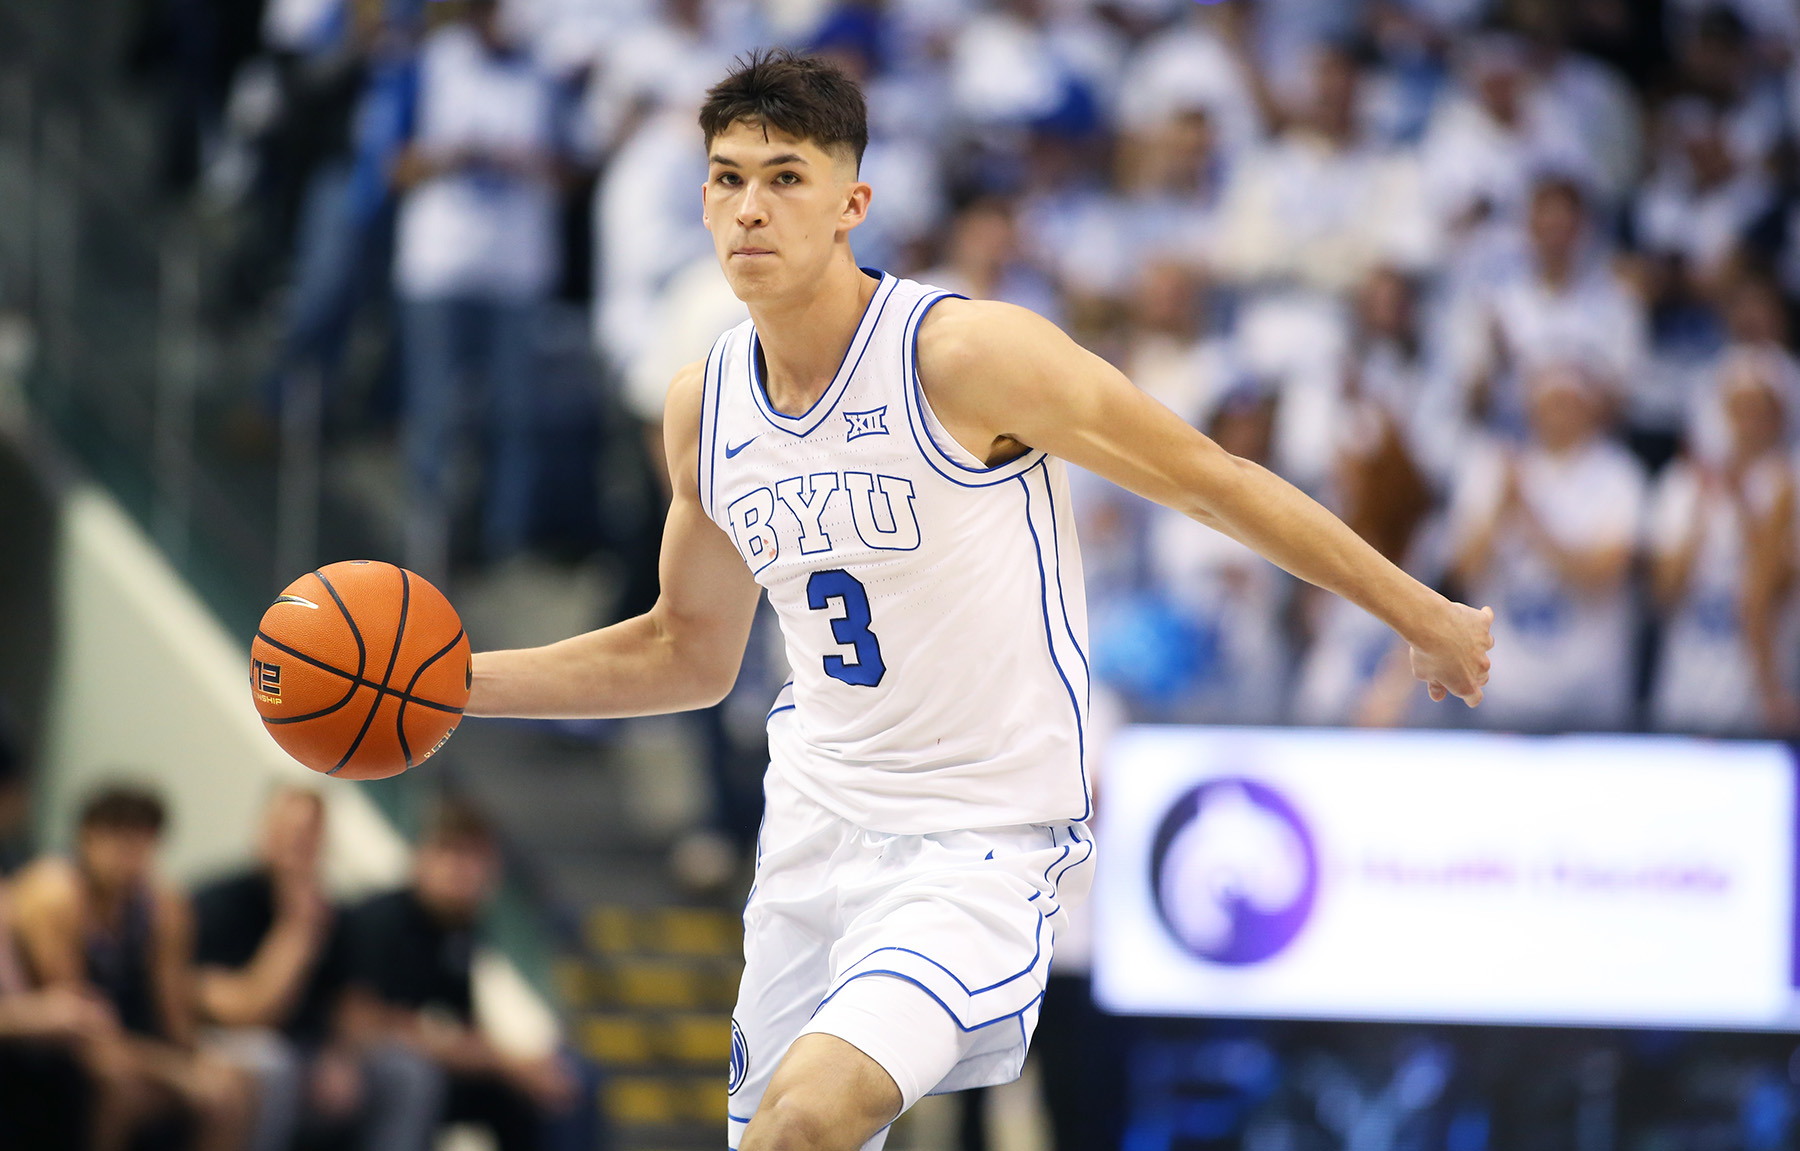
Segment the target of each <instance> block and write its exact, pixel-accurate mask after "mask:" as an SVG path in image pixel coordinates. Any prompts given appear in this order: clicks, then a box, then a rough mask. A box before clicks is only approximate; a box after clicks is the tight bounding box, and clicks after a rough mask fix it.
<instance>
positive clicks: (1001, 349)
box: [917, 298, 1068, 381]
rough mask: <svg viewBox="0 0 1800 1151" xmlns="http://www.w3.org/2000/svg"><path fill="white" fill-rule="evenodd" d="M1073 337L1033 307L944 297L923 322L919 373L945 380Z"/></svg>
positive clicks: (985, 369)
mask: <svg viewBox="0 0 1800 1151" xmlns="http://www.w3.org/2000/svg"><path fill="white" fill-rule="evenodd" d="M1067 340H1068V337H1067V336H1066V335H1064V334H1063V331H1062V329H1061V328H1058V327H1057V326H1056V325H1055V324H1053V323H1051V322H1050V321H1049V320H1046V319H1045V318H1044V317H1042V316H1040V315H1038V314H1037V313H1036V312H1033V311H1031V310H1030V309H1028V308H1021V307H1019V306H1018V305H1016V304H1005V303H1001V302H999V301H997V300H964V299H956V298H949V299H944V300H940V301H939V302H938V303H936V304H935V305H933V306H932V308H931V310H930V311H929V312H927V313H925V318H924V319H923V320H921V321H920V323H919V350H918V361H917V362H918V370H919V375H920V378H921V379H924V380H931V381H939V380H953V379H955V378H957V377H959V376H961V375H962V374H964V373H966V372H970V371H981V372H988V371H991V370H992V369H994V368H995V367H997V366H1003V365H1005V364H1008V363H1015V362H1017V361H1018V360H1019V359H1021V358H1022V357H1025V356H1030V355H1035V354H1036V353H1038V352H1040V351H1042V350H1046V349H1047V348H1051V347H1054V346H1055V345H1056V344H1057V343H1061V342H1065V341H1067Z"/></svg>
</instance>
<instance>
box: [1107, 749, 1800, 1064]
mask: <svg viewBox="0 0 1800 1151" xmlns="http://www.w3.org/2000/svg"><path fill="white" fill-rule="evenodd" d="M1098 816H1099V826H1098V829H1097V833H1096V835H1097V840H1098V843H1099V847H1100V863H1099V871H1098V875H1097V877H1096V882H1095V887H1094V893H1093V914H1094V920H1095V922H1094V926H1095V938H1096V952H1095V988H1096V993H1097V995H1098V996H1099V998H1100V1000H1101V1002H1102V1003H1103V1005H1105V1006H1106V1007H1107V1008H1108V1009H1110V1010H1114V1011H1120V1012H1128V1013H1142V1014H1158V1015H1162V1014H1198V1015H1248V1016H1274V1017H1290V1018H1315V1019H1377V1020H1432V1021H1441V1022H1467V1023H1494V1022H1514V1023H1539V1024H1576V1025H1584V1024H1592V1025H1641V1026H1675V1027H1724V1028H1778V1027H1791V1026H1794V1025H1796V1023H1800V1000H1797V997H1796V984H1797V983H1800V978H1797V973H1796V970H1795V968H1796V955H1795V945H1794V939H1795V928H1796V905H1795V868H1796V851H1795V819H1796V814H1795V764H1794V759H1793V756H1792V755H1791V753H1790V752H1789V751H1788V749H1787V748H1786V747H1784V746H1783V745H1780V744H1773V743H1734V742H1711V741H1704V740H1690V739H1675V738H1657V737H1635V736H1633V737H1627V736H1607V737H1595V736H1578V737H1577V736H1570V737H1524V736H1504V735H1493V734H1487V733H1474V732H1368V731H1337V730H1305V729H1301V730H1294V729H1281V730H1276V729H1256V728H1173V727H1136V728H1127V729H1126V730H1125V731H1123V732H1122V733H1121V734H1120V735H1119V737H1118V738H1117V740H1116V741H1115V742H1114V743H1113V744H1112V745H1111V747H1110V749H1109V752H1108V755H1107V759H1106V775H1105V784H1104V787H1103V789H1102V792H1101V799H1100V809H1099V812H1098Z"/></svg>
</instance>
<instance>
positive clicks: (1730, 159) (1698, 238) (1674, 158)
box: [1635, 96, 1775, 296]
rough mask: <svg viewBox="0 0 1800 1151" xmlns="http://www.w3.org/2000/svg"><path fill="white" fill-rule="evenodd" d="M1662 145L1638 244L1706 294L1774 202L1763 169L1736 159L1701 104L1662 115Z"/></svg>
mask: <svg viewBox="0 0 1800 1151" xmlns="http://www.w3.org/2000/svg"><path fill="white" fill-rule="evenodd" d="M1662 121H1663V131H1664V135H1665V137H1666V138H1665V141H1664V145H1663V149H1662V152H1661V155H1660V156H1659V158H1658V163H1657V166H1656V169H1655V171H1654V172H1653V173H1652V174H1651V177H1650V180H1649V182H1648V183H1647V184H1646V185H1645V186H1644V188H1643V189H1642V190H1641V191H1640V192H1639V193H1638V199H1637V206H1636V212H1635V223H1636V226H1637V237H1638V245H1639V247H1641V248H1642V249H1643V250H1644V251H1645V252H1648V253H1650V254H1652V255H1656V256H1662V257H1665V258H1668V259H1670V260H1672V261H1674V262H1675V263H1676V265H1677V267H1676V269H1675V271H1676V274H1677V275H1682V276H1685V277H1688V278H1689V279H1690V281H1691V283H1690V285H1689V293H1690V294H1691V295H1695V296H1705V295H1710V294H1711V293H1712V292H1713V291H1714V290H1716V289H1717V287H1718V286H1719V277H1720V276H1721V275H1722V274H1723V273H1724V272H1725V271H1727V270H1728V265H1729V261H1730V260H1731V258H1732V257H1733V256H1735V255H1736V254H1737V249H1738V244H1739V243H1740V241H1741V240H1742V239H1743V237H1744V233H1745V232H1746V231H1748V230H1749V228H1750V226H1751V225H1752V224H1754V223H1755V222H1756V221H1757V219H1758V218H1759V217H1761V216H1762V215H1763V214H1764V213H1765V212H1767V211H1768V210H1769V208H1770V207H1771V206H1772V204H1773V202H1774V198H1775V189H1774V184H1773V181H1772V180H1770V178H1769V175H1768V172H1767V171H1766V170H1765V169H1764V167H1763V165H1762V164H1761V163H1760V162H1751V163H1744V162H1742V161H1740V160H1739V158H1738V157H1737V155H1736V154H1735V153H1734V151H1733V150H1732V147H1731V143H1730V141H1729V140H1728V139H1726V136H1725V127H1726V125H1725V122H1724V119H1723V117H1722V116H1721V115H1720V113H1719V111H1718V109H1716V108H1714V107H1712V106H1711V105H1709V104H1708V103H1706V102H1705V101H1704V100H1701V99H1699V98H1698V97H1691V96H1690V97H1685V98H1682V99H1679V100H1675V101H1673V102H1671V103H1670V104H1669V106H1668V107H1667V108H1665V109H1664V110H1663V114H1662Z"/></svg>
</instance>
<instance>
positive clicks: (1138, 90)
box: [1118, 0, 1270, 157]
mask: <svg viewBox="0 0 1800 1151" xmlns="http://www.w3.org/2000/svg"><path fill="white" fill-rule="evenodd" d="M1182 10H1183V15H1182V17H1181V19H1180V20H1179V22H1177V23H1176V24H1174V25H1173V26H1171V27H1170V28H1168V29H1166V30H1164V31H1162V32H1159V33H1157V34H1156V35H1154V36H1152V37H1150V38H1149V39H1147V40H1145V41H1144V43H1143V44H1142V45H1141V46H1140V47H1139V48H1138V49H1137V50H1136V51H1135V52H1134V53H1133V54H1132V55H1131V56H1130V57H1129V59H1128V60H1127V61H1126V63H1125V67H1124V69H1123V73H1124V75H1123V78H1122V80H1121V82H1120V87H1119V103H1118V126H1119V127H1120V128H1121V129H1122V130H1124V131H1126V132H1149V131H1153V130H1154V129H1155V127H1156V125H1158V124H1161V123H1164V122H1166V121H1167V120H1168V118H1169V117H1170V116H1172V115H1174V114H1175V113H1176V112H1178V111H1179V110H1181V109H1183V108H1205V109H1206V110H1207V112H1208V113H1209V114H1210V115H1211V116H1212V118H1213V122H1214V123H1215V124H1216V125H1217V128H1218V136H1219V145H1220V149H1221V151H1222V152H1223V154H1224V155H1226V156H1228V157H1230V156H1235V155H1236V154H1237V153H1238V152H1240V151H1242V150H1243V149H1244V148H1247V147H1249V146H1250V145H1251V144H1254V143H1255V142H1256V141H1258V140H1259V139H1261V138H1262V135H1263V132H1264V131H1265V125H1266V123H1267V121H1268V120H1269V118H1270V117H1269V115H1268V112H1269V110H1270V109H1269V106H1268V95H1267V92H1266V90H1265V88H1264V86H1263V81H1262V77H1261V75H1260V74H1259V71H1258V68H1257V64H1256V61H1255V59H1254V58H1253V57H1252V56H1251V54H1250V52H1249V51H1248V50H1247V44H1246V42H1247V41H1248V39H1249V38H1250V36H1251V30H1250V27H1249V25H1250V23H1251V14H1250V11H1249V5H1248V4H1246V3H1245V2H1244V0H1232V2H1229V3H1221V4H1191V3H1190V4H1183V5H1182Z"/></svg>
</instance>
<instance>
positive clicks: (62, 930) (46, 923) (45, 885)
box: [13, 859, 88, 990]
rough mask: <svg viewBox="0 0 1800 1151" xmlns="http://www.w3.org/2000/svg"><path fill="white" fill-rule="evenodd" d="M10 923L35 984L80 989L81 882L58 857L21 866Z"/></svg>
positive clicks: (83, 983) (83, 980)
mask: <svg viewBox="0 0 1800 1151" xmlns="http://www.w3.org/2000/svg"><path fill="white" fill-rule="evenodd" d="M13 911H14V915H15V919H14V926H15V930H16V933H17V938H18V941H19V950H20V952H21V953H23V955H24V957H25V961H26V963H27V964H29V965H30V967H31V972H32V975H33V976H34V977H35V978H36V980H37V984H38V986H40V987H71V988H74V989H76V990H85V989H86V988H87V986H88V982H87V959H86V957H85V956H84V955H83V954H82V945H81V931H82V926H81V919H82V895H81V883H80V880H79V878H78V877H77V876H76V874H75V869H74V868H73V867H71V866H69V865H68V864H67V863H65V862H63V861H62V860H60V859H42V860H39V861H38V862H36V863H34V864H32V865H31V866H30V867H27V868H26V869H25V871H24V873H23V874H22V875H20V877H19V880H18V882H17V884H16V885H15V887H14V896H13Z"/></svg>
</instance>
